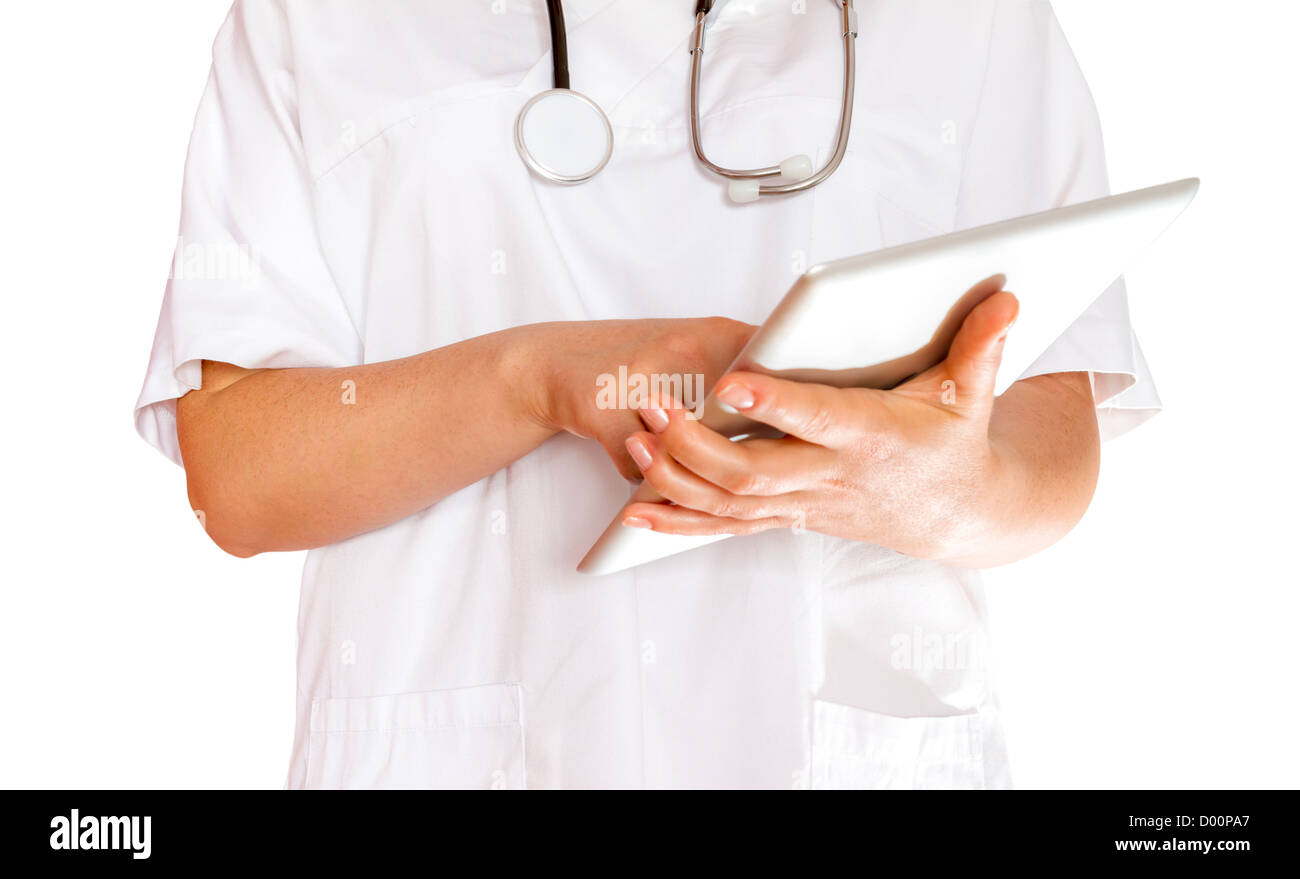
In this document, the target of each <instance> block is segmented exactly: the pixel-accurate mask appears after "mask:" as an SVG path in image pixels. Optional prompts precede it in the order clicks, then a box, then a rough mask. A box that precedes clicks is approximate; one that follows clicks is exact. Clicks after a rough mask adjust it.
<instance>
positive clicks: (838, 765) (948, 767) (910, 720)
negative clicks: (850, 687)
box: [810, 701, 985, 790]
mask: <svg viewBox="0 0 1300 879" xmlns="http://www.w3.org/2000/svg"><path fill="white" fill-rule="evenodd" d="M810 780H811V785H812V787H813V788H814V789H822V790H831V789H858V790H861V789H866V790H909V789H922V790H935V789H982V788H984V787H985V779H984V747H983V731H982V725H981V721H980V716H979V715H978V714H957V715H952V716H948V717H890V716H888V715H884V714H876V713H874V712H871V711H864V710H863V709H861V708H853V707H851V706H848V705H839V704H836V703H834V702H822V701H815V702H814V703H813V721H812V759H811V776H810Z"/></svg>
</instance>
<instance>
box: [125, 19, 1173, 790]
mask: <svg viewBox="0 0 1300 879" xmlns="http://www.w3.org/2000/svg"><path fill="white" fill-rule="evenodd" d="M693 6H694V2H693V0H655V2H653V3H649V2H644V0H569V2H567V3H566V4H565V8H566V12H567V18H568V29H569V50H570V56H571V64H572V70H573V75H574V81H573V85H574V87H575V88H578V89H580V90H582V91H584V92H586V93H587V94H589V95H590V96H591V97H592V98H594V99H595V100H596V101H597V102H598V103H599V104H600V105H601V106H602V107H604V108H605V110H606V112H607V113H608V114H609V117H610V119H611V121H612V123H613V125H614V129H615V132H616V145H615V151H614V157H613V160H612V162H611V163H610V164H609V166H608V167H607V168H606V169H605V170H604V171H603V172H602V173H601V174H600V175H599V176H598V177H597V178H596V179H595V180H594V181H592V182H590V183H588V184H585V185H583V186H578V187H557V186H553V185H549V184H545V183H542V182H540V181H538V180H536V179H534V178H533V177H531V176H530V174H529V172H528V171H527V170H526V168H525V167H524V165H523V164H522V162H521V161H520V160H519V157H518V156H517V154H516V153H515V149H514V143H513V139H512V125H513V122H514V119H515V115H516V113H517V112H518V111H519V108H520V107H521V106H522V105H523V103H524V102H525V101H526V100H527V99H528V98H529V97H531V96H532V95H534V94H536V93H537V92H539V91H542V90H544V89H546V88H548V87H549V86H550V82H549V80H550V76H551V61H550V54H549V43H548V39H547V23H546V9H545V4H543V3H540V2H536V0H533V2H517V0H498V2H491V0H478V2H464V3H442V2H433V0H429V2H414V0H410V2H398V0H385V2H366V3H359V2H356V0H284V2H276V0H246V2H237V3H236V4H235V6H234V9H233V11H232V12H231V15H230V17H229V19H228V20H227V21H226V23H225V25H224V27H223V28H222V30H221V32H220V35H219V36H218V37H217V40H216V43H215V46H214V52H213V55H214V61H213V68H212V77H211V80H210V83H209V86H208V89H207V91H206V94H205V95H204V97H203V101H202V104H201V106H200V109H199V113H198V117H197V120H196V123H195V130H194V136H193V141H192V144H191V147H190V154H189V161H188V166H187V169H186V176H185V188H184V207H183V216H182V221H181V236H182V244H181V252H180V253H179V254H178V260H177V267H178V268H179V271H178V272H177V277H174V278H173V279H172V282H171V284H170V285H169V287H168V292H167V295H166V298H165V301H164V303H163V307H162V315H161V318H160V321H159V326H158V334H157V340H156V342H155V345H154V350H153V355H152V359H151V361H150V365H149V369H148V374H147V376H146V379H145V383H144V390H143V393H142V394H141V397H140V400H139V403H138V408H137V415H136V417H137V424H138V428H139V430H140V432H141V434H142V435H143V436H144V437H145V438H146V439H147V440H148V441H150V442H151V443H153V444H154V445H156V446H157V447H158V448H159V449H161V450H162V451H163V452H165V453H166V454H167V455H169V456H170V457H171V458H173V459H174V460H176V461H178V462H179V460H180V458H179V453H178V451H177V441H176V430H175V400H176V398H177V397H180V396H182V395H183V394H185V393H186V392H187V391H189V390H191V389H193V388H197V387H199V386H200V362H201V361H202V360H203V359H210V360H218V361H227V362H230V363H234V364H238V365H240V366H244V367H305V366H318V367H346V366H350V365H356V364H362V363H371V362H375V361H383V360H389V359H392V358H396V357H404V356H407V355H411V354H415V353H417V352H420V351H424V350H427V349H430V348H436V347H439V346H442V345H447V344H450V343H453V342H456V341H458V340H461V339H465V338H468V337H472V336H477V335H480V334H483V333H490V332H493V331H495V330H500V329H502V328H504V327H509V326H514V325H518V324H525V323H530V322H535V321H550V320H596V319H604V318H651V317H692V316H703V315H709V314H722V315H727V316H730V317H734V318H738V319H741V320H746V321H749V322H753V323H757V322H761V321H762V319H763V318H764V317H765V316H766V314H767V313H768V311H769V310H770V308H771V307H772V306H773V304H774V303H776V302H777V300H778V299H779V298H780V297H781V295H782V294H783V293H784V292H785V291H786V289H787V288H788V287H789V285H790V283H791V281H792V279H793V278H794V277H795V276H796V275H797V274H798V273H800V272H801V271H802V270H803V269H804V268H806V267H807V266H809V265H811V264H813V263H815V262H818V261H823V260H828V259H833V258H837V257H842V256H845V255H848V254H852V253H858V252H862V251H869V250H874V249H876V248H880V247H884V246H888V245H894V244H899V243H901V242H905V241H908V240H911V239H916V238H922V237H928V236H932V235H935V234H939V233H943V232H948V231H950V230H952V229H954V228H960V227H966V226H972V225H978V224H982V223H986V222H991V221H993V220H997V219H1002V218H1006V217H1011V216H1016V215H1020V214H1024V213H1028V212H1032V211H1038V210H1042V209H1046V208H1050V207H1054V206H1058V205H1062V204H1066V203H1069V202H1073V201H1080V200H1084V199H1088V198H1093V197H1097V196H1099V195H1103V194H1105V192H1106V185H1107V184H1106V176H1105V169H1104V160H1103V155H1102V147H1101V139H1100V135H1099V131H1098V125H1097V119H1096V114H1095V110H1094V107H1093V105H1092V101H1091V98H1090V96H1089V94H1088V91H1087V88H1086V86H1085V84H1084V81H1083V79H1082V78H1081V76H1080V72H1079V70H1078V69H1077V66H1076V64H1075V61H1074V59H1073V57H1072V55H1071V53H1070V50H1069V47H1068V46H1067V44H1066V42H1065V39H1064V37H1063V36H1062V34H1061V32H1060V29H1059V27H1058V25H1057V22H1056V20H1055V18H1054V15H1053V13H1052V11H1051V9H1050V7H1049V6H1048V5H1047V4H1046V3H1037V2H1001V3H999V2H993V0H965V2H923V0H879V2H872V0H868V2H862V3H860V12H861V36H860V37H859V38H858V47H857V48H858V59H859V60H858V73H857V104H856V107H855V111H854V124H853V132H852V141H851V144H850V147H849V151H848V155H847V157H846V158H845V160H844V163H843V165H842V166H841V168H840V169H839V170H838V171H837V172H836V173H835V175H834V176H833V177H831V178H830V180H829V181H828V182H827V183H825V184H823V185H822V186H821V187H819V188H816V189H814V190H813V191H812V192H810V193H805V194H801V195H798V196H795V197H791V198H786V199H776V200H765V201H763V202H761V203H759V204H754V205H744V206H735V205H732V204H730V203H728V201H727V199H726V197H725V193H724V186H723V185H722V184H721V183H720V182H719V180H718V179H716V178H714V177H711V176H710V175H708V174H707V173H706V172H705V171H703V170H702V169H701V168H700V167H699V166H698V165H697V164H696V162H695V160H694V159H693V157H692V153H691V149H690V146H689V130H688V128H687V127H686V116H685V100H686V88H687V75H688V61H689V58H688V53H687V42H688V39H689V36H690V33H691V29H692V25H693V15H692V11H693ZM800 8H801V7H800V6H799V5H797V4H791V3H790V2H789V0H733V2H730V3H729V4H727V5H726V6H725V7H724V8H723V10H722V12H721V18H720V20H719V23H718V25H717V26H716V28H715V29H714V30H713V31H712V33H711V35H710V40H709V46H708V49H709V55H708V59H707V64H706V70H705V86H704V95H703V100H702V108H701V110H702V113H703V114H704V123H703V124H704V137H705V140H706V143H707V145H708V147H709V149H710V151H711V153H712V155H713V158H714V159H715V160H717V161H720V162H721V163H723V164H726V165H730V166H733V167H748V166H753V165H756V164H767V163H769V162H771V161H774V160H778V159H780V158H782V157H785V156H788V155H792V154H796V153H808V154H810V155H812V157H813V158H814V160H815V161H817V162H818V163H819V164H820V161H821V159H823V158H824V157H825V155H826V153H827V151H828V149H829V148H830V147H831V145H832V141H833V138H834V134H835V123H836V116H837V113H838V110H839V96H840V83H841V63H842V57H841V44H840V40H839V39H838V30H837V24H836V15H837V13H836V12H835V10H834V9H833V8H832V6H831V4H827V3H822V2H810V3H808V4H807V9H806V11H805V12H804V13H802V14H801V13H800V12H799V11H798V10H799V9H800ZM241 247H247V248H250V251H248V252H249V253H250V255H251V257H252V259H251V260H249V262H248V263H247V265H250V266H252V267H253V268H254V269H255V271H252V272H249V273H236V274H238V276H234V275H232V273H231V272H229V271H222V270H221V266H220V265H217V264H216V263H218V262H219V260H217V261H214V260H212V259H210V257H211V255H212V254H214V253H215V254H220V253H222V252H231V251H233V252H238V248H241ZM205 256H207V257H209V259H208V261H207V262H205V261H204V259H205ZM1066 370H1088V371H1091V372H1092V373H1093V374H1094V381H1095V386H1096V390H1097V397H1098V406H1099V409H1098V412H1099V418H1100V419H1101V422H1102V425H1103V430H1104V432H1105V433H1106V434H1108V435H1113V434H1114V433H1117V432H1119V431H1121V430H1123V429H1125V428H1127V427H1129V426H1131V425H1133V424H1135V423H1137V422H1138V421H1139V420H1141V419H1142V418H1143V417H1145V416H1146V415H1148V414H1150V413H1151V412H1153V411H1155V409H1156V408H1158V406H1159V401H1158V399H1157V398H1156V396H1155V392H1154V389H1153V388H1152V385H1151V382H1150V380H1149V377H1148V375H1147V371H1146V367H1145V365H1144V363H1143V360H1142V355H1141V353H1140V352H1139V350H1138V346H1137V343H1136V341H1135V339H1134V337H1133V335H1132V332H1131V330H1130V327H1129V320H1128V313H1127V306H1126V299H1125V293H1124V289H1123V286H1122V285H1121V284H1117V285H1115V286H1114V287H1113V288H1112V289H1110V290H1109V291H1108V292H1106V293H1105V294H1104V295H1103V296H1101V298H1099V299H1098V300H1097V302H1096V304H1095V305H1093V306H1092V308H1091V309H1090V310H1089V311H1088V312H1087V313H1086V314H1085V315H1084V316H1083V317H1081V318H1080V319H1079V321H1078V323H1077V324H1075V325H1074V326H1073V327H1072V328H1071V329H1070V330H1069V332H1067V334H1066V335H1065V336H1063V337H1062V338H1061V339H1060V341H1059V342H1057V343H1056V345H1055V346H1054V347H1053V348H1051V349H1050V350H1049V351H1048V352H1047V353H1046V354H1045V355H1044V356H1043V357H1042V359H1041V360H1040V361H1039V362H1038V363H1037V364H1036V365H1035V366H1034V367H1033V368H1032V369H1031V370H1030V374H1038V373H1045V372H1054V371H1066ZM447 380H448V381H455V376H448V377H447ZM359 393H364V388H362V389H360V390H359ZM626 496H627V487H626V484H625V483H624V482H623V480H622V479H621V478H620V477H619V476H618V475H617V473H615V471H614V470H613V468H612V467H611V466H610V465H609V463H608V461H607V459H606V458H605V455H604V453H603V451H602V450H601V449H600V448H599V447H598V446H597V445H596V444H595V443H594V442H590V441H583V440H579V439H576V438H574V437H572V436H568V435H561V436H556V437H554V438H553V439H551V440H550V441H548V442H546V443H545V444H543V445H542V446H541V447H540V448H538V449H537V450H536V451H534V452H533V453H531V454H529V455H527V456H526V457H524V458H522V459H520V460H519V461H516V462H515V463H514V464H512V465H510V466H509V467H507V468H505V469H503V470H501V471H500V472H498V473H496V474H494V475H492V476H491V477H489V478H487V479H484V480H482V481H480V482H478V483H476V484H474V485H471V486H469V487H467V488H465V489H463V490H461V491H459V492H457V493H456V494H454V495H452V496H450V497H448V498H446V499H444V500H442V501H440V502H439V503H437V504H435V505H434V506H432V507H430V508H429V509H427V510H425V511H424V512H422V513H419V514H417V515H414V516H411V517H409V518H407V519H405V520H403V521H400V522H397V523H395V524H393V525H390V526H388V527H386V528H383V529H380V530H378V531H375V532H372V533H369V534H364V535H362V536H359V537H356V538H353V539H351V540H347V541H344V542H341V543H338V544H335V545H332V546H327V547H324V548H321V549H318V550H315V551H312V552H311V553H309V554H308V557H307V563H306V570H305V573H304V577H303V584H302V590H303V594H302V603H301V614H300V621H299V626H300V645H299V669H298V674H299V704H298V714H297V718H298V720H297V735H296V738H295V742H294V746H293V755H292V760H291V765H290V770H289V785H290V786H291V787H304V786H377V785H391V786H462V785H463V786H482V787H489V786H496V787H511V788H513V787H525V786H528V787H557V786H648V787H668V786H686V785H689V786H713V785H723V786H737V787H749V786H772V787H809V786H811V787H830V786H869V787H945V786H946V787H953V786H955V787H995V786H1004V785H1006V784H1008V783H1009V772H1008V768H1007V761H1006V756H1005V753H1004V748H1003V743H1002V737H1001V734H1000V728H999V725H998V722H997V717H996V707H995V700H994V695H993V691H992V687H991V678H990V674H989V670H988V668H987V666H986V664H985V663H984V662H983V657H984V656H985V655H986V651H985V635H984V631H985V627H984V623H985V611H984V602H983V599H982V596H981V591H980V586H979V582H978V577H977V576H976V575H975V574H972V573H970V572H965V571H960V570H955V569H951V568H948V567H945V566H942V565H938V564H933V563H930V562H924V561H917V560H914V559H910V558H907V557H904V556H901V555H899V554H897V553H894V552H891V551H888V550H884V549H880V548H878V547H874V546H870V545H865V544H855V543H851V542H846V541H843V540H838V539H833V538H828V537H823V536H821V535H816V534H795V533H791V532H788V531H775V532H770V533H766V534H762V535H759V536H755V537H748V538H741V539H735V540H730V541H725V542H723V543H720V544H717V545H714V546H711V547H708V548H706V549H702V550H698V551H695V552H691V553H687V554H683V555H680V556H676V557H673V558H669V559H665V560H663V561H660V562H657V563H654V564H651V565H647V566H644V567H642V568H639V569H636V570H633V571H628V572H625V573H621V574H617V575H614V576H610V577H604V578H587V577H584V576H582V575H579V574H576V573H575V572H574V565H575V564H576V563H577V561H578V559H579V558H580V557H581V556H582V554H583V552H584V551H585V550H586V548H587V547H588V546H589V544H590V543H591V541H592V540H593V539H594V538H595V537H596V535H598V534H599V533H600V531H601V530H602V528H603V527H604V526H605V524H606V522H607V521H608V519H609V516H610V515H611V513H612V511H613V510H614V509H616V508H617V505H618V504H619V503H620V502H621V501H623V500H624V499H625V498H626Z"/></svg>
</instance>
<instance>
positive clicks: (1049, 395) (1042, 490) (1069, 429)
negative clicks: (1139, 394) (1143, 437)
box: [943, 372, 1101, 568]
mask: <svg viewBox="0 0 1300 879" xmlns="http://www.w3.org/2000/svg"><path fill="white" fill-rule="evenodd" d="M989 439H990V444H991V449H992V456H993V463H992V466H991V469H990V474H989V476H988V477H987V478H986V480H985V481H984V483H983V484H982V486H981V487H980V488H979V489H978V490H977V492H976V494H975V497H974V498H973V499H972V507H973V511H972V514H971V516H970V521H969V525H970V527H969V529H966V530H964V532H963V534H962V535H961V537H960V538H959V539H958V540H957V541H956V542H955V543H954V545H952V546H951V547H948V548H947V549H946V551H945V554H944V555H945V558H944V559H943V560H944V561H947V562H949V563H950V564H954V565H958V566H961V567H972V568H984V567H992V566H995V565H1001V564H1006V563H1008V562H1013V561H1016V560H1018V559H1022V558H1025V557H1026V556H1029V555H1032V554H1033V553H1035V552H1038V551H1039V550H1041V549H1044V548H1046V547H1048V546H1050V545H1051V544H1053V543H1055V542H1056V541H1057V540H1059V539H1060V538H1061V537H1063V536H1065V534H1067V533H1068V532H1069V531H1070V529H1071V528H1073V527H1074V526H1075V524H1077V523H1078V521H1079V519H1081V518H1082V517H1083V514H1084V512H1085V511H1086V510H1087V508H1088V504H1089V503H1090V502H1091V500H1092V495H1093V492H1094V490H1095V489H1096V486H1097V474H1098V470H1099V467H1100V460H1101V448H1100V446H1101V441H1100V437H1099V435H1098V430H1097V416H1096V410H1095V406H1094V402H1093V398H1092V389H1091V385H1090V382H1089V379H1088V374H1087V373H1083V372H1076V373H1056V374H1051V375H1043V376H1037V377H1035V378H1031V379H1026V380H1024V381H1019V382H1016V383H1015V384H1014V385H1012V386H1011V388H1009V389H1008V390H1007V392H1006V393H1005V394H1003V395H1002V396H1001V397H1000V398H998V400H997V402H996V404H995V405H994V408H993V415H992V418H991V420H990V422H989Z"/></svg>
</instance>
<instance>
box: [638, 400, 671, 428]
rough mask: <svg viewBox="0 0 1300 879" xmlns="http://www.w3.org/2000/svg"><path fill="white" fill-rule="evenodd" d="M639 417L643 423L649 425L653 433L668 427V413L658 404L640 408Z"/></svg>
mask: <svg viewBox="0 0 1300 879" xmlns="http://www.w3.org/2000/svg"><path fill="white" fill-rule="evenodd" d="M641 417H642V418H644V419H645V423H646V424H648V425H650V429H651V430H653V431H654V432H655V433H660V432H661V431H664V430H667V429H668V413H667V412H665V411H664V410H662V409H660V408H659V407H658V406H648V407H646V408H645V409H642V410H641Z"/></svg>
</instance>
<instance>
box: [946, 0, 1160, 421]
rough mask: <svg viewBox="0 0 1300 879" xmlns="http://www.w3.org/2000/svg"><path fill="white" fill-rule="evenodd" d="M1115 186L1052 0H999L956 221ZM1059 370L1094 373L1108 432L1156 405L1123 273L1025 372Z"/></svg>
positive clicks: (986, 218) (1012, 212)
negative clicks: (1131, 319)
mask: <svg viewBox="0 0 1300 879" xmlns="http://www.w3.org/2000/svg"><path fill="white" fill-rule="evenodd" d="M1109 191H1110V188H1109V183H1108V181H1107V176H1106V158H1105V152H1104V149H1103V146H1102V138H1101V126H1100V124H1099V122H1098V119H1097V110H1096V106H1095V104H1094V103H1093V99H1092V95H1091V93H1090V92H1089V91H1088V86H1087V83H1086V82H1085V81H1084V78H1083V74H1082V72H1081V71H1080V69H1079V65H1078V63H1077V62H1076V61H1075V58H1074V54H1073V52H1072V51H1071V50H1070V46H1069V44H1068V43H1067V42H1066V39H1065V35H1064V33H1062V31H1061V27H1060V25H1059V23H1058V22H1057V20H1056V15H1055V13H1054V12H1053V11H1052V8H1051V5H1050V4H1049V3H1047V2H1045V0H1044V2H1026V0H1001V2H999V3H998V4H997V5H996V7H995V9H994V13H993V20H992V26H991V32H990V42H989V53H988V62H987V66H986V72H985V79H984V84H983V88H982V92H981V96H980V103H979V108H978V110H977V113H976V116H975V122H974V126H973V129H972V131H971V132H970V135H969V139H968V142H967V153H966V158H965V164H964V166H963V169H962V184H961V192H960V195H959V198H958V206H957V228H968V227H971V226H978V225H982V224H984V223H991V222H994V221H997V220H1003V219H1007V218H1010V217H1015V216H1020V215H1022V214H1028V213H1034V212H1037V211H1043V210H1048V209H1050V208H1055V207H1061V206H1062V205H1067V204H1072V203H1074V202H1080V201H1087V200H1089V199H1093V198H1100V197H1102V196H1105V195H1108V194H1109ZM1012 332H1015V330H1012ZM1052 372H1089V373H1091V375H1092V381H1093V392H1094V396H1095V398H1096V402H1097V416H1098V421H1099V424H1100V427H1101V433H1102V437H1103V438H1109V437H1113V436H1117V435H1119V434H1121V433H1123V432H1124V431H1126V430H1128V429H1130V428H1132V427H1134V426H1136V425H1138V424H1140V423H1141V422H1142V421H1145V420H1146V419H1147V418H1149V417H1150V416H1151V415H1154V414H1155V413H1156V412H1157V411H1159V409H1160V398H1159V397H1158V396H1157V395H1156V389H1155V386H1154V384H1153V382H1152V380H1151V375H1150V373H1149V371H1148V370H1147V365H1146V361H1145V360H1144V359H1143V356H1142V350H1141V348H1140V347H1139V346H1138V341H1137V337H1136V336H1135V335H1134V333H1133V329H1132V327H1131V326H1130V323H1129V311H1128V297H1127V292H1126V289H1125V286H1124V281H1123V279H1120V280H1118V281H1116V282H1115V283H1114V284H1113V285H1112V286H1111V287H1110V288H1109V289H1107V290H1106V291H1105V292H1103V293H1101V295H1100V296H1099V297H1098V299H1097V300H1096V301H1095V302H1093V304H1092V305H1091V306H1090V307H1089V308H1088V310H1087V311H1085V312H1084V313H1083V314H1082V315H1081V316H1080V317H1079V318H1078V320H1076V321H1075V322H1074V324H1073V325H1072V326H1071V327H1070V328H1069V329H1068V330H1067V331H1066V332H1065V333H1064V334H1063V335H1062V336H1061V337H1060V338H1059V339H1058V340H1057V341H1056V342H1055V343H1054V344H1053V345H1052V346H1051V347H1050V348H1048V349H1047V351H1045V352H1044V353H1043V355H1042V356H1041V357H1039V358H1038V360H1037V361H1035V362H1034V364H1033V365H1032V366H1030V367H1029V369H1028V370H1026V372H1025V373H1024V375H1022V376H1020V377H1021V378H1029V377H1031V376H1035V375H1043V374H1045V373H1052Z"/></svg>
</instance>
